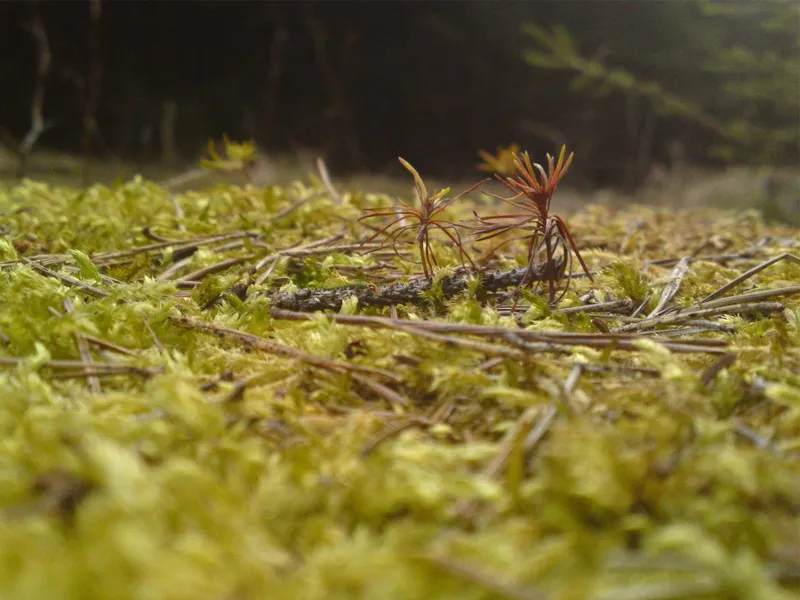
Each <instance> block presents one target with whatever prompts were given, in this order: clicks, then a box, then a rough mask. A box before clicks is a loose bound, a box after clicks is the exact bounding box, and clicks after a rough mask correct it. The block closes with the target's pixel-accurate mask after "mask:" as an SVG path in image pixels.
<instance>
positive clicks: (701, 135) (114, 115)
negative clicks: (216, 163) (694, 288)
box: [0, 0, 800, 190]
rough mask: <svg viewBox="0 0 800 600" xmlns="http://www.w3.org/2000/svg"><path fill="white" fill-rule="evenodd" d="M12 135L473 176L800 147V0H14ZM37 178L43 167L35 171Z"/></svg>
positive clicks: (155, 152)
mask: <svg viewBox="0 0 800 600" xmlns="http://www.w3.org/2000/svg"><path fill="white" fill-rule="evenodd" d="M0 30H1V31H2V35H0V90H2V94H0V143H1V145H2V147H0V152H5V154H6V156H7V157H11V158H13V160H14V161H16V164H17V169H18V173H19V174H24V172H25V169H26V164H27V161H28V160H29V159H31V160H32V159H33V157H35V156H36V155H37V153H41V152H44V151H48V152H52V151H58V152H62V153H69V155H71V156H81V157H92V159H93V160H98V159H99V160H101V161H129V162H130V163H132V164H136V165H147V164H160V165H167V166H169V167H171V168H175V169H181V168H186V167H187V166H188V165H192V164H195V163H196V161H197V159H198V158H199V157H200V156H201V155H203V154H204V152H205V147H206V143H207V141H208V139H209V138H217V139H219V138H220V136H222V135H223V134H228V135H229V136H230V137H231V139H234V140H243V139H250V138H251V139H253V140H255V141H256V143H257V144H258V146H259V148H261V149H262V150H263V151H264V152H266V153H267V154H292V153H310V154H311V155H313V156H315V157H316V156H322V157H324V159H325V161H326V162H327V164H328V166H329V167H330V169H331V170H332V171H334V172H336V173H354V172H372V173H388V172H395V171H398V172H399V170H400V169H399V167H398V166H397V162H396V157H397V156H398V155H401V156H404V157H406V158H408V159H409V160H410V161H411V162H412V163H413V164H415V165H416V166H417V167H418V168H419V169H420V170H421V171H423V172H425V173H428V174H431V175H434V176H436V177H441V178H474V177H475V176H476V164H477V163H478V162H479V160H478V158H477V153H478V151H479V150H481V149H483V150H488V151H490V152H494V151H495V149H496V147H498V146H500V145H502V146H505V145H508V144H511V143H516V144H518V145H519V146H520V147H521V148H523V149H527V150H530V151H531V152H532V153H534V154H535V155H536V156H541V155H543V153H544V152H553V151H554V150H555V149H557V148H558V146H560V145H561V144H562V143H567V144H568V145H569V146H570V148H572V149H574V150H575V152H576V156H577V157H579V159H578V160H577V161H576V167H575V173H576V174H575V175H574V176H573V179H574V181H573V183H575V184H578V185H584V186H587V187H589V186H618V187H619V188H622V189H624V190H634V189H636V188H637V187H638V186H640V185H641V184H642V183H643V182H644V181H645V180H646V179H647V178H648V177H649V176H650V175H651V174H652V172H653V169H654V168H661V169H663V170H665V172H667V173H669V172H670V169H673V168H675V167H676V165H681V164H690V165H694V166H697V167H703V168H717V167H730V166H742V165H746V166H748V167H758V166H771V167H783V168H784V169H785V168H789V169H796V168H797V166H798V163H800V3H798V2H794V1H778V0H776V1H767V2H763V1H746V0H743V1H740V2H714V1H703V0H697V1H689V0H686V1H684V0H674V1H664V2H651V1H635V0H630V1H624V2H605V1H569V2H564V1H562V2H555V1H550V2H545V1H540V2H518V3H506V2H469V3H467V2H464V3H449V2H448V3H444V2H358V3H355V2H353V3H345V2H319V3H305V2H285V3H272V2H155V1H152V2H126V1H120V0H116V1H113V2H112V1H108V0H88V1H80V2H79V1H74V2H33V1H29V2H3V3H0ZM31 176H33V175H31Z"/></svg>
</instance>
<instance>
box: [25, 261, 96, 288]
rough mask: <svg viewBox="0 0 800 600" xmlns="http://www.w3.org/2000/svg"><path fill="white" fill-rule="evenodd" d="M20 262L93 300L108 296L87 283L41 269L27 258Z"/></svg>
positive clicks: (44, 268)
mask: <svg viewBox="0 0 800 600" xmlns="http://www.w3.org/2000/svg"><path fill="white" fill-rule="evenodd" d="M22 261H23V262H24V263H25V264H27V265H28V266H30V267H31V268H32V269H34V270H36V271H39V272H40V273H41V274H42V275H47V276H48V277H53V278H55V279H59V280H61V281H62V282H63V283H66V284H67V285H68V286H70V287H74V288H77V289H80V290H83V291H85V292H86V293H87V294H89V295H90V296H94V297H95V298H105V297H106V296H108V295H109V293H108V292H106V291H105V290H101V289H100V288H97V287H94V286H93V285H89V284H88V283H84V282H82V281H80V280H79V279H75V278H74V277H70V276H69V275H64V274H63V273H57V272H56V271H53V270H51V269H48V268H47V267H43V266H42V265H40V264H37V263H35V262H33V261H32V260H29V259H27V258H23V259H22Z"/></svg>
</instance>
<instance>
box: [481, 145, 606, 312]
mask: <svg viewBox="0 0 800 600" xmlns="http://www.w3.org/2000/svg"><path fill="white" fill-rule="evenodd" d="M566 150H567V148H566V146H562V147H561V153H560V154H559V156H558V161H556V160H555V158H553V157H552V156H551V155H549V154H548V155H547V171H545V169H544V167H542V166H541V165H540V164H538V163H531V159H530V157H529V156H528V153H527V152H525V153H523V154H521V155H519V154H517V155H515V156H514V166H515V167H516V170H517V176H515V177H514V176H507V177H500V176H499V175H495V177H496V178H497V179H498V180H499V181H500V182H501V183H503V184H504V185H505V186H506V187H507V188H508V189H509V190H511V191H512V192H513V193H514V195H513V196H511V197H509V198H503V197H500V196H495V195H493V194H489V195H490V196H492V197H494V198H497V199H499V200H501V201H503V202H505V203H506V204H510V205H511V206H513V207H515V208H518V209H519V210H520V211H521V212H519V213H514V214H502V215H494V216H490V217H480V216H478V215H477V214H476V215H475V216H476V217H477V219H478V225H477V226H476V227H474V229H475V235H476V236H477V239H478V240H479V241H483V240H488V239H492V238H495V237H498V236H502V235H504V234H506V233H513V232H515V231H525V232H526V233H525V234H523V235H521V236H517V237H513V238H510V239H507V240H505V241H504V242H502V243H501V244H499V245H498V246H496V247H495V248H493V250H492V252H495V251H496V250H498V249H499V248H500V247H501V246H503V245H505V244H507V243H509V242H512V241H515V240H522V239H524V240H527V262H528V264H527V268H526V270H525V274H524V276H523V278H522V281H521V282H520V283H519V285H518V286H517V288H516V289H515V290H514V292H512V294H511V297H513V298H514V307H515V308H516V305H517V302H518V301H519V295H520V290H521V289H522V288H523V287H526V286H528V287H531V288H535V287H536V286H537V285H538V283H539V282H541V281H547V283H548V289H549V299H550V303H551V304H557V303H558V302H559V301H561V299H562V298H563V297H564V296H565V295H566V293H567V291H568V290H569V285H570V276H571V275H572V272H573V254H574V255H575V256H576V257H577V258H578V261H579V262H580V264H581V268H582V269H583V271H584V273H586V275H587V276H588V277H589V279H590V280H591V281H594V279H593V278H592V274H591V273H590V272H589V269H588V268H587V267H586V263H585V262H584V261H583V258H582V257H581V254H580V252H579V251H578V247H577V245H576V244H575V240H574V239H573V237H572V235H570V232H569V230H568V229H567V225H566V223H564V220H563V219H562V218H561V217H559V216H557V215H551V214H550V202H551V201H552V199H553V194H554V193H555V191H556V189H557V188H558V184H559V183H560V182H561V180H562V179H563V178H564V175H566V173H567V171H568V170H569V168H570V166H571V165H572V160H573V157H574V153H572V152H570V154H569V156H568V157H567V156H566ZM559 255H560V256H561V257H562V260H559V261H557V260H556V257H557V256H559ZM565 277H566V285H565V286H564V288H563V289H562V290H561V292H560V294H558V295H557V291H556V284H557V283H558V282H559V281H561V280H563V279H565Z"/></svg>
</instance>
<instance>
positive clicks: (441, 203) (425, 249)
mask: <svg viewBox="0 0 800 600" xmlns="http://www.w3.org/2000/svg"><path fill="white" fill-rule="evenodd" d="M399 160H400V163H401V164H402V165H403V166H404V167H405V168H406V169H407V170H408V171H409V172H410V173H411V174H412V175H413V176H414V184H415V194H416V197H417V204H418V205H419V208H417V207H416V206H412V205H410V204H407V203H406V202H403V201H402V200H400V199H399V198H398V202H400V206H393V207H385V206H381V207H375V208H367V209H364V212H366V213H367V214H365V215H364V216H362V217H361V218H360V219H359V221H363V220H366V219H375V218H387V217H388V218H390V219H391V220H390V221H389V223H388V224H386V225H384V226H383V227H382V228H381V229H379V230H378V231H377V232H375V233H374V234H373V235H372V236H370V237H369V238H367V239H366V240H364V241H363V242H362V245H363V244H366V243H369V242H372V241H373V240H375V239H376V238H378V237H381V236H382V237H383V239H384V241H383V243H382V244H380V245H379V246H378V247H376V248H371V249H369V250H367V251H366V252H364V254H369V253H371V252H376V251H378V250H383V249H386V248H391V249H392V250H393V251H394V253H395V254H397V256H398V257H400V258H401V259H403V260H408V259H407V258H405V257H404V256H402V255H401V254H400V252H399V251H398V249H397V247H398V244H401V243H406V244H416V245H417V247H418V249H419V254H420V262H421V264H422V271H423V274H424V275H425V278H426V279H428V280H431V279H432V278H433V272H434V268H435V267H438V263H437V262H436V256H435V255H434V253H433V249H432V247H431V233H433V231H434V230H438V231H440V232H442V233H443V234H444V235H445V236H447V238H449V239H450V241H451V242H453V244H455V246H456V248H458V253H459V256H460V258H461V264H462V266H464V268H466V264H465V262H464V261H465V260H466V261H467V262H469V264H470V265H471V266H472V267H474V266H475V263H474V262H473V261H472V259H471V258H470V256H469V254H468V253H467V251H466V249H465V248H464V243H463V241H462V240H461V234H460V233H459V228H460V227H461V226H460V225H458V224H456V223H454V222H453V221H449V220H447V219H443V218H442V213H443V212H444V210H445V209H446V208H447V207H449V206H450V205H451V204H452V203H453V202H455V201H456V200H458V199H459V198H462V197H463V196H465V195H466V194H468V193H470V192H473V191H475V190H476V189H478V188H479V187H480V186H481V185H483V184H484V183H485V181H487V180H484V181H480V182H478V183H476V184H475V185H473V186H471V187H470V188H469V189H467V190H464V191H463V192H461V193H460V194H458V195H457V196H454V197H452V198H448V197H447V194H448V193H449V192H450V188H445V189H443V190H439V191H438V192H436V193H435V194H434V195H433V196H431V195H430V193H429V192H428V188H427V187H426V185H425V182H424V181H423V180H422V177H420V174H419V173H418V172H417V170H416V169H415V168H414V167H412V166H411V165H410V164H409V163H408V162H407V161H405V160H404V159H402V158H399ZM411 235H413V236H414V237H413V238H411V237H410V236H411ZM412 262H413V261H412Z"/></svg>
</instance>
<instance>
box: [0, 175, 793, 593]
mask: <svg viewBox="0 0 800 600" xmlns="http://www.w3.org/2000/svg"><path fill="white" fill-rule="evenodd" d="M386 202H388V199H387V198H385V197H382V196H380V195H368V194H363V195H362V194H359V193H357V192H350V193H345V194H343V195H342V197H341V199H340V201H337V200H336V199H334V198H333V197H331V195H330V194H329V193H328V191H327V190H326V188H325V187H324V186H322V185H321V184H319V183H318V182H316V181H312V182H311V183H310V184H309V185H307V184H303V183H297V184H294V185H292V186H288V187H284V188H278V187H271V188H266V189H263V188H255V187H235V186H223V185H220V186H218V187H216V188H214V189H210V190H206V191H203V192H187V193H185V194H183V195H180V196H170V195H169V194H168V193H167V192H166V191H164V190H163V189H161V188H159V187H158V186H156V185H155V184H151V183H148V182H146V181H143V180H140V179H135V180H132V181H129V182H126V183H122V184H120V185H118V186H116V187H103V186H96V187H93V188H91V189H88V190H85V191H77V190H70V189H62V188H51V187H48V186H47V185H44V184H40V183H35V182H24V183H23V184H21V185H18V186H15V187H5V188H0V214H2V220H1V221H0V227H2V242H0V260H2V261H4V262H3V263H2V268H1V269H0V280H1V281H0V302H1V304H0V306H2V311H0V366H2V367H3V368H4V371H3V372H2V373H0V390H1V392H0V428H2V436H0V444H2V449H1V450H0V507H2V516H1V517H0V597H2V598H9V599H12V598H13V599H15V600H17V599H19V600H23V599H31V600H33V599H36V600H38V599H40V598H50V599H58V598H63V599H75V600H77V599H81V600H88V599H108V600H110V599H114V600H123V599H126V598H131V599H133V598H136V599H153V600H161V599H164V600H167V599H169V600H179V599H184V598H185V599H187V600H188V599H192V600H195V599H198V598H203V599H209V600H233V599H237V600H238V599H242V600H245V599H255V598H267V597H269V598H287V599H288V598H298V599H301V598H302V599H317V598H318V599H320V600H321V599H326V600H327V599H335V598H341V599H351V598H353V599H355V598H362V599H370V600H371V599H378V598H380V599H387V600H388V599H409V600H410V599H426V600H427V599H437V600H439V599H442V600H443V599H454V600H455V599H459V600H462V599H466V600H469V599H472V600H478V599H490V598H515V599H516V598H526V599H528V598H529V599H534V598H552V599H565V600H566V599H575V600H577V599H584V598H585V599H592V600H600V599H607V600H621V599H624V600H656V599H660V600H663V599H668V598H674V599H676V600H677V599H687V600H688V599H693V598H698V599H700V598H703V599H720V600H721V599H732V598H737V599H763V600H776V599H781V598H785V599H789V598H795V597H797V594H798V593H800V375H798V373H800V294H799V293H798V290H797V289H796V288H797V286H798V282H800V264H798V261H797V259H796V258H793V257H794V256H795V255H797V254H798V249H797V245H798V233H799V232H798V230H797V229H790V228H780V227H777V226H768V225H766V224H764V222H763V221H762V220H760V218H759V217H758V216H757V215H756V214H755V213H751V212H740V213H733V212H723V211H710V210H696V211H684V212H679V213H678V212H675V213H673V212H670V211H667V210H661V209H659V210H654V209H649V208H646V207H631V208H628V209H624V210H611V209H609V208H606V207H602V206H592V207H587V208H585V209H584V210H583V211H581V212H579V213H578V214H576V215H574V216H573V217H572V218H570V219H569V226H570V229H571V231H572V232H573V234H574V235H575V237H576V238H577V240H578V244H579V245H580V248H581V253H582V255H583V257H584V258H585V260H586V261H587V263H588V265H589V268H590V269H592V271H594V273H595V282H594V283H592V282H590V281H589V280H588V279H587V278H575V279H574V280H573V282H572V286H571V289H570V291H569V292H568V293H567V295H566V297H565V299H564V300H563V301H562V302H561V304H560V305H559V306H557V307H551V306H549V305H548V304H547V302H545V301H542V299H541V298H540V297H539V296H536V295H533V294H528V295H527V300H526V302H527V303H528V307H527V308H526V310H525V312H524V314H522V315H521V316H519V317H514V316H513V315H512V314H511V313H510V311H509V310H507V309H504V308H498V307H497V305H496V303H495V301H494V299H493V298H492V297H491V295H489V296H487V294H486V293H485V290H482V288H481V284H480V279H479V278H477V277H476V278H475V279H474V280H472V283H471V284H470V285H468V286H466V289H465V290H464V291H463V292H462V293H459V294H457V295H455V296H454V297H447V296H446V295H443V294H442V293H441V290H442V288H441V286H438V287H437V285H434V286H432V287H431V289H430V290H429V291H428V292H427V293H426V294H424V295H423V300H422V301H417V300H414V302H408V303H404V304H399V305H393V306H392V307H378V306H360V305H359V304H358V303H357V302H355V301H354V300H353V299H352V298H350V299H348V300H346V301H345V302H343V303H341V307H340V308H339V311H338V313H337V314H338V315H339V316H338V317H336V318H334V317H333V316H332V315H327V316H326V315H324V314H321V313H319V314H300V313H288V312H286V311H283V312H281V311H278V310H272V306H271V303H272V298H273V297H274V296H275V293H276V292H278V291H280V292H281V293H282V294H284V295H285V294H291V293H296V292H297V291H298V290H301V289H303V290H304V293H305V294H306V295H308V294H313V293H314V291H315V290H317V289H319V288H338V287H341V286H361V287H363V286H369V287H372V288H377V289H380V288H381V286H384V285H388V284H390V283H392V282H395V281H398V280H407V279H409V278H413V277H415V276H416V267H415V266H414V265H413V264H410V263H405V262H401V261H398V260H397V257H396V256H394V255H393V253H392V252H386V253H383V254H381V253H376V254H372V255H368V256H361V255H360V254H359V253H358V252H357V250H358V245H357V242H358V241H359V240H361V239H363V237H364V233H365V230H364V229H363V228H362V227H361V226H359V225H358V224H357V223H356V219H357V218H358V217H359V216H360V214H361V213H360V210H359V209H360V208H362V207H366V206H375V205H376V204H378V203H386ZM554 205H555V207H556V208H557V198H556V200H555V202H554ZM453 210H454V214H458V213H459V211H462V212H463V214H464V215H469V214H470V211H471V205H470V203H469V202H467V201H464V202H461V203H459V204H458V205H456V206H454V207H453ZM454 218H455V217H454ZM512 251H513V252H512ZM435 252H436V257H437V261H438V263H439V264H440V265H441V266H442V267H443V268H444V269H445V270H444V272H442V273H441V274H440V275H439V276H438V277H446V276H450V275H452V274H453V273H455V270H456V269H457V268H458V266H459V264H460V262H459V256H458V252H457V251H456V249H455V248H453V247H451V246H446V245H444V244H443V243H439V244H436V245H435ZM514 252H516V254H515V253H514ZM792 253H794V254H792ZM523 254H524V252H523V250H522V247H521V246H520V247H519V248H514V247H512V248H511V251H510V252H509V254H508V255H507V256H505V257H503V258H501V259H496V260H495V262H494V263H492V264H493V265H494V267H495V268H497V269H504V268H505V269H511V268H513V267H518V266H519V265H520V262H519V261H520V260H521V258H522V256H523ZM682 258H685V259H686V260H683V261H680V259H682ZM772 258H776V259H778V260H776V261H774V262H773V263H772V264H770V265H768V266H767V267H765V268H764V269H763V270H760V271H758V272H756V273H753V274H752V275H750V276H748V277H746V278H743V279H742V280H741V282H739V283H738V284H737V285H735V286H732V287H731V288H730V289H726V290H723V291H722V292H721V293H717V291H718V290H720V288H722V286H724V285H725V284H726V283H727V282H730V281H732V280H735V279H736V278H737V277H739V276H740V275H742V274H743V273H746V272H747V271H748V270H750V269H752V268H753V267H755V266H757V265H759V264H763V263H765V262H766V261H768V260H770V259H772ZM676 265H677V266H676ZM709 296H712V297H713V299H708V298H709ZM662 298H663V299H664V304H663V305H661V303H660V300H661V299H662ZM704 299H705V302H702V301H703V300H704ZM703 311H705V312H703ZM390 316H391V317H394V319H388V318H385V317H390ZM356 317H363V319H361V320H360V321H359V320H358V319H356ZM379 317H384V318H383V319H381V318H379ZM337 319H338V320H337ZM648 319H649V320H648ZM432 323H433V324H434V325H435V324H437V323H450V324H451V325H452V326H453V327H451V328H449V329H447V328H441V327H440V328H439V329H435V328H432V327H433V326H432V325H431V324H432ZM467 326H469V327H467ZM426 327H427V328H426ZM470 327H471V328H472V329H470ZM489 328H493V329H492V331H489ZM499 328H505V329H507V330H508V332H507V333H506V332H505V329H503V331H500V332H498V331H497V330H498V329H499ZM523 330H524V331H526V332H528V333H524V334H523V333H519V332H520V331H523ZM566 334H573V335H566Z"/></svg>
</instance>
